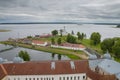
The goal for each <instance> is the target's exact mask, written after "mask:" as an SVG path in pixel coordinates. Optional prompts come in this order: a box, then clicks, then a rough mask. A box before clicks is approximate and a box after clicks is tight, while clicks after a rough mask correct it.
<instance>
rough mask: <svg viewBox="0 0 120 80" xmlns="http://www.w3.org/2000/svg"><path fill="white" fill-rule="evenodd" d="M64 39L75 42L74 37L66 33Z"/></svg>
mask: <svg viewBox="0 0 120 80" xmlns="http://www.w3.org/2000/svg"><path fill="white" fill-rule="evenodd" d="M66 41H67V42H69V43H76V37H74V36H72V35H70V34H68V35H67V38H66Z"/></svg>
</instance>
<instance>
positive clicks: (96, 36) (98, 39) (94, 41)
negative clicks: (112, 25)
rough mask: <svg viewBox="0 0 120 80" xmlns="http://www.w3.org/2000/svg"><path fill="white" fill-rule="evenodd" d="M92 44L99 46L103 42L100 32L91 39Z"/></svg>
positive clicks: (92, 35)
mask: <svg viewBox="0 0 120 80" xmlns="http://www.w3.org/2000/svg"><path fill="white" fill-rule="evenodd" d="M90 40H91V44H93V45H97V44H99V43H100V41H101V35H100V34H99V33H98V32H93V33H92V34H91V37H90Z"/></svg>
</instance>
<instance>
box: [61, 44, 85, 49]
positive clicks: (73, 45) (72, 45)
mask: <svg viewBox="0 0 120 80" xmlns="http://www.w3.org/2000/svg"><path fill="white" fill-rule="evenodd" d="M61 46H66V47H74V48H85V46H84V45H82V44H71V43H63V44H61Z"/></svg>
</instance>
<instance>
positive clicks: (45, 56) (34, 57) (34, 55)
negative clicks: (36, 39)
mask: <svg viewBox="0 0 120 80" xmlns="http://www.w3.org/2000/svg"><path fill="white" fill-rule="evenodd" d="M5 48H6V47H5V45H1V46H0V49H5ZM8 48H9V47H8ZM21 50H23V51H27V52H28V54H29V55H30V57H31V61H39V60H69V58H68V57H67V56H65V55H58V54H54V53H48V52H42V51H37V50H32V49H27V48H21V47H17V48H13V49H11V50H7V51H4V52H0V57H2V58H4V59H8V61H12V60H13V58H14V57H16V56H17V55H18V53H19V52H20V51H21Z"/></svg>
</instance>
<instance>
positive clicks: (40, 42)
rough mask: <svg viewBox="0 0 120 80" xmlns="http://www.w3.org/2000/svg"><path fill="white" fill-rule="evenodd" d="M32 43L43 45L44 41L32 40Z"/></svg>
mask: <svg viewBox="0 0 120 80" xmlns="http://www.w3.org/2000/svg"><path fill="white" fill-rule="evenodd" d="M32 43H35V44H44V43H45V42H44V41H39V40H33V41H32Z"/></svg>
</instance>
